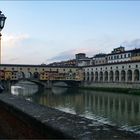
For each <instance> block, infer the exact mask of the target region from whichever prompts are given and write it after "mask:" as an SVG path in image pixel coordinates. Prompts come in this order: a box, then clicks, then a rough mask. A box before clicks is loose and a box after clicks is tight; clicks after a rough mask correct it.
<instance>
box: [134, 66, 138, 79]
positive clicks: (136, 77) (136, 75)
mask: <svg viewBox="0 0 140 140" xmlns="http://www.w3.org/2000/svg"><path fill="white" fill-rule="evenodd" d="M134 81H139V70H138V69H136V70H135V71H134Z"/></svg>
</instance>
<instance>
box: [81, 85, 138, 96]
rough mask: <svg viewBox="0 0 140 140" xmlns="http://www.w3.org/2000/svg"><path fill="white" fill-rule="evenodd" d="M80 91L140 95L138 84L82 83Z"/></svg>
mask: <svg viewBox="0 0 140 140" xmlns="http://www.w3.org/2000/svg"><path fill="white" fill-rule="evenodd" d="M79 88H80V89H86V90H96V91H107V92H119V93H125V94H134V95H140V84H139V83H135V84H132V83H84V84H83V85H82V86H79Z"/></svg>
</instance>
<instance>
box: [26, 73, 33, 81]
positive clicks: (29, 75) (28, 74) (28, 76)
mask: <svg viewBox="0 0 140 140" xmlns="http://www.w3.org/2000/svg"><path fill="white" fill-rule="evenodd" d="M32 77H33V75H32V73H31V72H27V73H26V74H25V78H28V79H31V78H32Z"/></svg>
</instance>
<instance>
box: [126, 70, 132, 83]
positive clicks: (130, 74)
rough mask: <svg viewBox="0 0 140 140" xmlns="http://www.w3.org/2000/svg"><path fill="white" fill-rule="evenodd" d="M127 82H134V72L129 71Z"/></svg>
mask: <svg viewBox="0 0 140 140" xmlns="http://www.w3.org/2000/svg"><path fill="white" fill-rule="evenodd" d="M127 80H128V82H130V81H132V71H131V70H128V71H127Z"/></svg>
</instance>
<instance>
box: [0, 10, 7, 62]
mask: <svg viewBox="0 0 140 140" xmlns="http://www.w3.org/2000/svg"><path fill="white" fill-rule="evenodd" d="M5 20H6V17H5V16H4V14H2V12H1V11H0V64H1V36H2V34H1V30H2V29H3V28H4V24H5Z"/></svg>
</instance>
